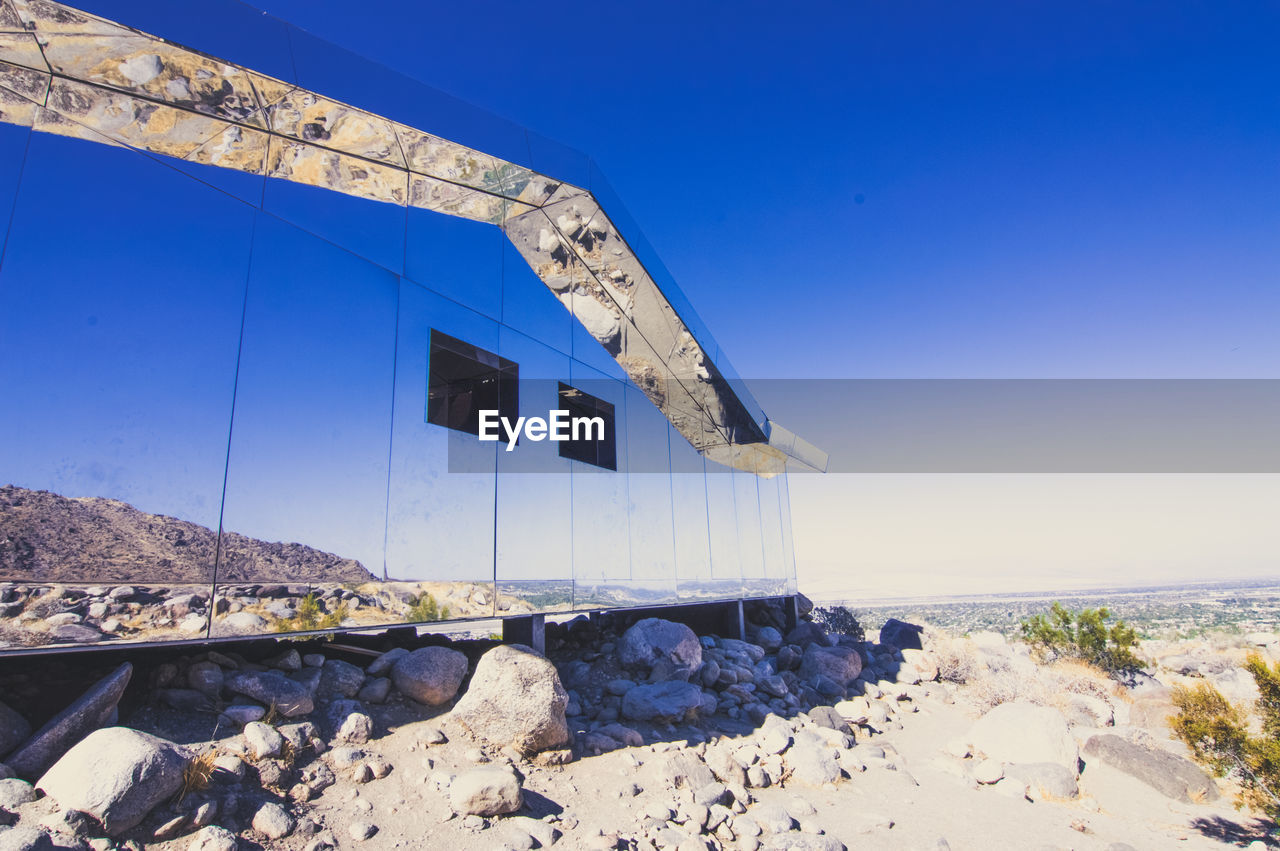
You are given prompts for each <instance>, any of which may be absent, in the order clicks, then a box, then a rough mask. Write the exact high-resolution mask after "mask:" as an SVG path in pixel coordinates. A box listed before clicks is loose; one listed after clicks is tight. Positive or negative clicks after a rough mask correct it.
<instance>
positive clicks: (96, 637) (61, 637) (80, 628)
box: [49, 623, 107, 644]
mask: <svg viewBox="0 0 1280 851" xmlns="http://www.w3.org/2000/svg"><path fill="white" fill-rule="evenodd" d="M106 637H107V636H106V635H105V634H103V632H102V631H101V630H98V629H94V628H93V627H91V626H86V625H85V624H81V623H64V624H60V625H59V626H55V627H54V628H53V629H51V630H49V641H50V642H51V643H54V644H97V643H98V642H99V641H102V640H103V639H104V638H106Z"/></svg>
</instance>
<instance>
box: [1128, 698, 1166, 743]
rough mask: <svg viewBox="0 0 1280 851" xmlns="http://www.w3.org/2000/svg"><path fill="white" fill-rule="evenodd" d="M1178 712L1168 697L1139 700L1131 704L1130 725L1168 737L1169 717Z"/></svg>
mask: <svg viewBox="0 0 1280 851" xmlns="http://www.w3.org/2000/svg"><path fill="white" fill-rule="evenodd" d="M1177 711H1178V709H1177V707H1176V706H1174V705H1173V701H1172V700H1170V699H1169V698H1168V696H1166V695H1158V696H1152V697H1143V698H1139V699H1138V700H1135V701H1134V702H1133V703H1131V704H1129V725H1130V726H1132V727H1141V728H1143V729H1144V730H1151V731H1152V732H1156V733H1161V734H1166V735H1167V734H1168V732H1169V716H1171V715H1175V714H1177Z"/></svg>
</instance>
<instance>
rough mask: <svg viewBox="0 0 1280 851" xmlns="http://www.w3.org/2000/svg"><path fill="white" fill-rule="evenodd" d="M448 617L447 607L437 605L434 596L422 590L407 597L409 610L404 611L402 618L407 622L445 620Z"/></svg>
mask: <svg viewBox="0 0 1280 851" xmlns="http://www.w3.org/2000/svg"><path fill="white" fill-rule="evenodd" d="M448 617H449V607H448V606H441V605H438V604H437V603H436V598H435V597H432V596H431V595H430V594H429V593H427V592H426V591H423V592H422V593H421V594H415V595H414V596H413V597H411V598H410V599H409V611H407V612H406V613H405V616H404V619H405V620H406V621H407V622H409V623H427V622H429V621H442V620H447V619H448Z"/></svg>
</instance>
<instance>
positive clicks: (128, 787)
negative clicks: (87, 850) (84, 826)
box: [36, 727, 191, 836]
mask: <svg viewBox="0 0 1280 851" xmlns="http://www.w3.org/2000/svg"><path fill="white" fill-rule="evenodd" d="M190 759H191V757H190V755H189V754H188V753H187V752H186V751H184V750H182V749H180V748H179V747H178V746H177V745H175V744H173V743H172V742H168V741H165V740H164V739H160V738H157V737H155V736H150V735H147V734H146V733H140V732H138V731H137V730H130V729H128V728H127V727H106V728H104V729H101V730H97V731H95V732H93V733H90V734H89V735H88V736H87V737H86V738H85V739H84V740H83V741H81V742H80V743H78V744H77V745H75V747H73V748H71V750H69V751H67V753H66V755H64V756H63V757H62V758H61V759H59V760H58V761H57V762H56V763H55V764H54V766H53V767H52V768H50V769H49V770H48V772H46V773H45V775H44V776H43V777H41V778H40V780H39V782H38V783H36V786H37V787H38V788H39V789H41V790H42V791H43V792H44V793H45V794H47V795H49V796H50V797H52V798H53V799H54V800H55V801H57V802H58V804H59V805H60V806H62V807H65V808H67V809H73V810H83V811H84V812H86V813H89V814H90V815H92V816H93V817H94V818H96V819H97V820H98V821H99V822H101V823H102V826H103V828H104V829H105V830H106V832H107V833H108V834H109V835H111V836H117V835H119V834H120V833H123V832H124V831H126V830H129V829H130V828H132V827H134V826H136V825H137V824H139V823H140V822H141V821H142V820H143V819H144V818H146V817H147V814H148V813H150V812H151V810H152V809H154V808H155V806H156V805H157V804H159V803H160V802H161V801H164V800H165V799H167V798H169V797H170V796H172V795H173V794H175V793H176V792H177V791H178V790H179V789H180V788H182V774H183V771H184V770H185V769H186V767H187V763H188V762H189V761H190Z"/></svg>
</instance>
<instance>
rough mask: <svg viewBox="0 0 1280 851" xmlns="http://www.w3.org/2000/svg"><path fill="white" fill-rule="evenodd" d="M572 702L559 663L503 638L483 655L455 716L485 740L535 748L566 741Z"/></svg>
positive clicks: (561, 744) (528, 749) (523, 750)
mask: <svg viewBox="0 0 1280 851" xmlns="http://www.w3.org/2000/svg"><path fill="white" fill-rule="evenodd" d="M568 702H569V695H568V693H567V692H566V691H565V690H564V687H563V686H562V685H561V684H560V676H559V674H558V673H557V672H556V667H555V665H553V664H551V662H549V661H547V660H546V659H545V658H544V657H542V656H540V655H539V654H538V653H537V652H536V651H534V650H533V649H532V648H530V647H525V646H524V645H521V644H504V645H499V646H497V647H494V648H493V649H492V650H489V651H487V652H485V654H484V655H483V656H481V657H480V661H479V662H477V663H476V670H475V673H473V674H472V675H471V684H470V685H469V686H468V687H467V693H466V694H464V695H463V696H462V699H461V700H459V701H458V704H457V706H455V707H454V708H453V713H452V717H453V718H454V719H455V720H457V721H458V722H459V723H461V724H462V725H463V726H464V727H466V728H467V729H468V730H470V731H471V732H472V733H473V734H475V735H476V736H478V737H480V738H481V739H484V740H485V741H488V742H490V743H492V744H495V745H498V746H507V745H509V746H511V747H513V748H515V749H516V750H518V751H520V752H521V753H523V754H532V753H538V752H539V751H545V750H552V749H555V748H560V747H564V746H565V745H566V744H568V742H569V727H568V724H567V723H566V722H565V715H564V710H565V706H566V705H567V704H568ZM606 735H608V734H606Z"/></svg>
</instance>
